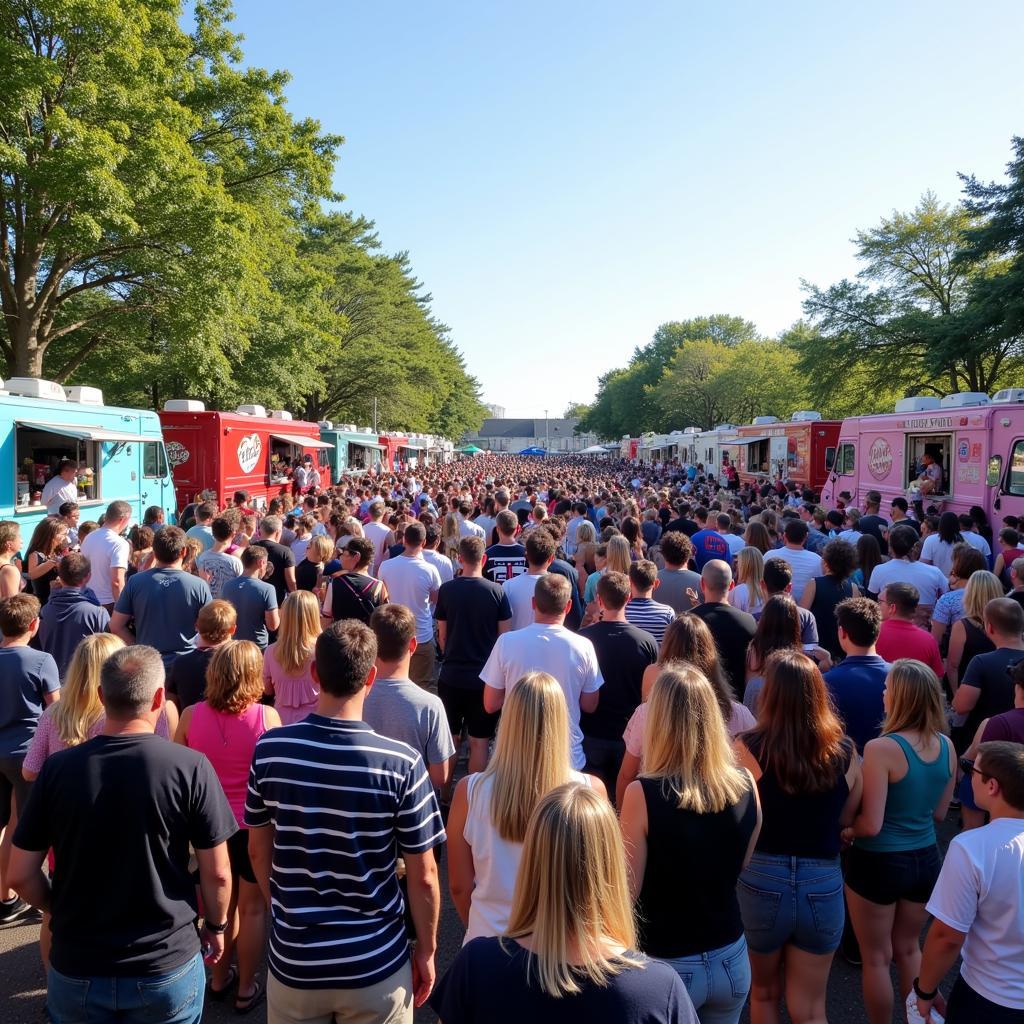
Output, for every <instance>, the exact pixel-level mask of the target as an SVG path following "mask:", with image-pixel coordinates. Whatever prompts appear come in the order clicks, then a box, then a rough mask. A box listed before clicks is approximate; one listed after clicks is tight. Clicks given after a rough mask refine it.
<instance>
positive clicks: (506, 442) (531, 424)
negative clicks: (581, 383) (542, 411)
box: [462, 416, 602, 454]
mask: <svg viewBox="0 0 1024 1024" xmlns="http://www.w3.org/2000/svg"><path fill="white" fill-rule="evenodd" d="M579 422H580V421H579V419H578V418H572V419H547V420H546V419H544V418H543V417H541V418H540V419H506V418H505V417H504V416H495V417H493V418H491V419H486V420H484V421H483V423H482V424H481V426H480V429H479V430H477V431H474V432H472V433H469V434H467V435H466V436H465V437H464V438H463V439H462V442H463V444H475V445H476V446H477V447H478V448H483V449H485V450H486V451H492V452H512V453H513V454H514V453H515V452H519V451H522V450H523V449H524V448H530V447H532V446H534V445H536V446H537V447H539V448H544V449H546V450H547V451H549V452H552V453H558V452H581V451H583V449H584V448H589V447H590V446H591V445H594V444H600V443H601V440H602V439H601V438H599V437H598V436H597V435H596V434H590V433H587V434H577V433H576V432H575V431H576V426H577V424H579Z"/></svg>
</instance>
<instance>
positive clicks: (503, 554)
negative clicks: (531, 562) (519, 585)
mask: <svg viewBox="0 0 1024 1024" xmlns="http://www.w3.org/2000/svg"><path fill="white" fill-rule="evenodd" d="M524 572H526V548H525V547H523V545H522V544H492V545H491V546H490V547H489V548H488V549H487V561H486V562H484V578H485V579H489V580H490V581H491V582H492V583H497V584H499V585H501V584H502V583H504V582H505V580H510V579H512V577H513V576H521V575H522V574H523V573H524Z"/></svg>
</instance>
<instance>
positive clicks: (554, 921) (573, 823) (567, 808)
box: [506, 783, 642, 998]
mask: <svg viewBox="0 0 1024 1024" xmlns="http://www.w3.org/2000/svg"><path fill="white" fill-rule="evenodd" d="M506 935H507V936H508V937H509V938H511V939H515V938H517V937H520V936H525V935H529V936H530V948H531V951H532V953H533V956H534V959H533V962H532V963H531V967H530V968H529V970H530V972H532V971H533V970H534V969H536V971H537V978H538V981H539V982H540V987H541V989H542V990H543V991H544V992H546V993H547V994H548V995H550V996H554V997H555V998H558V997H560V996H564V995H574V994H576V993H578V992H580V991H581V990H582V985H581V982H587V981H589V982H591V983H593V984H595V985H599V986H602V987H603V986H605V985H607V984H608V980H609V978H611V977H612V976H613V975H616V974H619V973H621V972H622V971H624V970H628V969H629V968H631V967H633V968H636V967H641V966H642V961H640V960H639V959H634V958H633V957H631V956H628V955H624V954H621V953H619V954H614V953H609V951H608V948H607V946H608V944H609V943H611V944H614V945H615V946H616V947H624V948H625V949H633V948H635V947H636V926H635V924H634V922H633V906H632V902H631V900H630V898H629V887H628V885H627V883H626V856H625V851H624V849H623V845H622V833H621V832H620V830H619V825H618V822H617V821H616V819H615V812H614V811H613V810H612V806H611V804H610V803H609V802H608V800H607V799H606V798H604V797H601V796H598V795H597V793H595V792H594V791H593V790H592V789H589V788H587V787H586V786H580V785H578V784H577V783H568V784H567V785H562V786H559V787H557V788H556V789H553V790H552V791H551V792H550V793H548V794H547V796H545V797H544V798H543V799H542V800H541V802H540V803H539V804H538V805H537V809H536V810H535V811H534V813H533V816H532V817H531V818H530V825H529V828H528V829H527V832H526V840H525V842H524V843H523V855H522V859H521V860H520V864H519V873H518V875H517V876H516V886H515V891H514V894H513V896H512V911H511V914H510V917H509V922H508V930H507V932H506ZM570 951H572V952H571V955H572V960H573V961H576V962H570ZM533 964H535V965H536V967H535V968H534V966H533ZM529 981H530V979H529V974H528V975H527V984H529Z"/></svg>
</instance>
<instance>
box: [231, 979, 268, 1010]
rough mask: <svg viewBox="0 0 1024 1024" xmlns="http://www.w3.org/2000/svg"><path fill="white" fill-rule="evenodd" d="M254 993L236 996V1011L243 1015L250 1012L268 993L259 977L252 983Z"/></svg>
mask: <svg viewBox="0 0 1024 1024" xmlns="http://www.w3.org/2000/svg"><path fill="white" fill-rule="evenodd" d="M252 986H253V987H252V994H251V995H248V996H236V997H235V1013H237V1014H239V1015H241V1014H243V1013H248V1012H249V1011H250V1010H252V1009H255V1007H256V1006H258V1005H259V1004H260V1003H261V1002H262V1001H263V997H264V996H265V995H266V991H265V990H264V988H263V986H262V985H261V984H260V981H259V978H257V979H256V980H255V981H254V982H253V983H252Z"/></svg>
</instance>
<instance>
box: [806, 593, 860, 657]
mask: <svg viewBox="0 0 1024 1024" xmlns="http://www.w3.org/2000/svg"><path fill="white" fill-rule="evenodd" d="M848 597H853V584H852V583H851V582H850V581H849V580H843V582H842V583H837V582H836V579H835V577H834V576H815V577H814V600H813V601H812V602H811V614H812V615H813V616H814V621H815V622H816V623H817V624H818V643H819V644H821V646H822V647H824V648H825V650H826V651H828V653H829V654H830V655H832V659H833V660H838V659H840V658H842V656H843V649H842V648H841V647H840V646H839V627H838V624H837V623H836V605H837V604H839V602H840V601H845V600H846V599H847V598H848Z"/></svg>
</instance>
